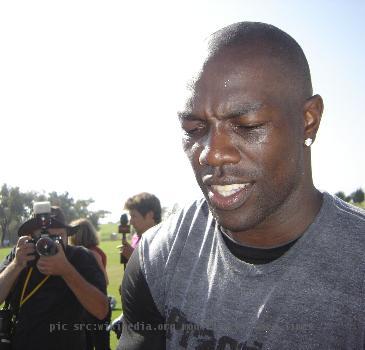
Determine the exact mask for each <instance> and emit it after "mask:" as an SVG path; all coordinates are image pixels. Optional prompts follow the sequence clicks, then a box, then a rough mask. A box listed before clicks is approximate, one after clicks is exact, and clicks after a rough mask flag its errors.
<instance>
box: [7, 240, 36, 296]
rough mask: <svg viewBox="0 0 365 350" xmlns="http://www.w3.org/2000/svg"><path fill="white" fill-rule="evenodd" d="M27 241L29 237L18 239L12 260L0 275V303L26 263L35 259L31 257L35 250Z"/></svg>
mask: <svg viewBox="0 0 365 350" xmlns="http://www.w3.org/2000/svg"><path fill="white" fill-rule="evenodd" d="M29 239H31V237H30V236H23V237H20V238H19V240H18V243H17V245H16V248H15V258H14V260H13V261H12V262H11V263H10V264H9V265H8V266H7V267H6V268H5V270H4V271H2V272H1V273H0V286H1V288H0V303H2V302H3V301H4V300H5V298H6V297H7V296H8V294H9V292H10V290H11V288H12V286H13V285H14V283H15V281H16V279H17V278H18V276H19V274H20V273H21V271H22V270H23V269H24V268H25V267H26V266H27V262H28V261H31V260H34V259H35V256H34V255H32V253H34V250H35V249H34V244H33V243H30V242H27V241H28V240H29ZM29 254H31V255H29Z"/></svg>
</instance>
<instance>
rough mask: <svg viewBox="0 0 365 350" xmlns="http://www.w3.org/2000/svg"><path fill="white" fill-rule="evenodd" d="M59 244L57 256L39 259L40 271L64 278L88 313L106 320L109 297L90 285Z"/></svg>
mask: <svg viewBox="0 0 365 350" xmlns="http://www.w3.org/2000/svg"><path fill="white" fill-rule="evenodd" d="M57 244H58V252H57V254H56V255H53V256H48V257H45V256H41V257H40V258H39V260H38V263H37V268H38V270H39V271H40V272H41V273H43V274H45V275H57V276H60V277H62V278H63V279H64V281H65V282H66V284H67V285H68V287H69V288H70V289H71V290H72V292H73V293H74V295H75V296H76V298H77V299H78V301H79V302H80V304H81V305H82V306H83V307H84V308H85V309H86V311H88V312H89V313H90V314H92V315H93V316H95V317H96V318H98V319H99V320H102V319H104V318H105V317H106V315H107V313H108V310H109V306H108V298H107V296H106V295H105V294H104V293H103V292H101V291H100V290H99V289H98V288H96V287H95V286H94V285H92V284H91V283H89V282H88V281H87V280H86V279H85V278H84V277H83V276H82V275H81V274H80V273H79V272H78V271H77V270H76V268H75V267H74V266H73V265H72V264H71V263H70V262H69V261H68V259H67V258H66V256H65V253H64V250H63V249H62V247H61V245H60V244H59V243H58V242H57ZM95 264H96V262H95ZM100 273H101V272H100Z"/></svg>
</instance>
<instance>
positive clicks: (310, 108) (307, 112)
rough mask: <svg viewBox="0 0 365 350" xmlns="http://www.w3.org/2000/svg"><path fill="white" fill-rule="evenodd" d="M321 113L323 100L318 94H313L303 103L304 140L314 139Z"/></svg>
mask: <svg viewBox="0 0 365 350" xmlns="http://www.w3.org/2000/svg"><path fill="white" fill-rule="evenodd" d="M322 113H323V100H322V97H321V96H319V95H313V96H312V97H310V98H309V99H308V100H307V101H306V102H305V104H304V140H306V139H307V138H311V139H312V141H314V140H315V138H316V135H317V131H318V128H319V124H320V123H321V118H322Z"/></svg>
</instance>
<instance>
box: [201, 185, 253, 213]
mask: <svg viewBox="0 0 365 350" xmlns="http://www.w3.org/2000/svg"><path fill="white" fill-rule="evenodd" d="M253 185H254V183H252V182H245V183H231V184H225V185H223V184H219V185H218V184H211V185H208V186H207V190H208V197H209V201H210V203H211V205H212V206H213V207H215V208H217V209H221V210H234V209H237V208H239V207H240V206H241V205H243V204H244V203H245V202H246V200H247V198H248V197H249V196H250V194H251V192H252V188H253Z"/></svg>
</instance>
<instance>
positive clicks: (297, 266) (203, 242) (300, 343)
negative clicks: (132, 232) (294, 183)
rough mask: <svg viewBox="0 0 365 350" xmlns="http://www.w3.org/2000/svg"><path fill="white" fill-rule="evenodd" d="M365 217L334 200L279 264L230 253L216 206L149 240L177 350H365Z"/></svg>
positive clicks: (196, 207)
mask: <svg viewBox="0 0 365 350" xmlns="http://www.w3.org/2000/svg"><path fill="white" fill-rule="evenodd" d="M364 234H365V213H364V211H363V210H360V209H358V208H355V207H353V206H351V205H349V204H347V203H345V202H343V201H341V200H339V199H337V198H336V197H335V198H334V197H332V196H330V195H329V194H327V193H324V196H323V205H322V208H321V210H320V212H319V213H318V215H317V217H316V218H315V220H314V222H313V223H312V224H311V225H310V226H309V227H308V229H307V230H306V232H305V233H304V234H303V235H302V237H301V238H300V239H299V240H298V241H297V242H296V243H295V244H294V245H293V246H292V247H291V248H290V249H289V250H288V251H287V252H286V253H285V254H284V255H283V256H281V257H280V258H278V259H276V260H275V261H273V262H270V263H267V264H262V265H253V264H249V263H246V262H244V261H241V260H239V259H237V258H236V257H235V256H234V255H232V253H231V252H230V251H229V250H228V248H227V246H226V244H225V243H224V240H223V238H222V236H221V234H220V232H219V227H218V225H217V223H216V221H215V220H214V218H213V217H212V215H211V214H210V212H209V209H208V206H207V203H206V201H204V200H201V201H198V202H195V203H194V204H193V205H192V206H190V207H189V208H187V209H185V210H183V211H182V212H181V213H180V214H179V215H176V216H173V217H171V218H170V219H169V220H168V221H167V222H165V223H164V224H163V225H160V226H158V227H157V228H156V229H153V230H150V231H149V232H147V233H146V234H144V235H143V236H142V239H141V242H140V243H139V246H138V249H139V257H140V265H141V269H142V273H143V275H144V277H145V279H146V281H147V284H148V287H149V290H150V292H151V295H152V297H153V300H154V302H155V304H156V306H157V309H158V310H159V312H160V313H161V314H162V315H163V318H164V319H165V321H166V324H167V326H166V327H167V332H166V339H167V340H166V348H167V349H173V350H176V349H201V350H202V349H215V350H231V349H232V350H233V349H234V350H236V349H237V350H238V349H241V350H242V349H252V350H255V349H278V350H279V349H280V350H282V349H290V350H293V349H296V350H300V349H331V350H335V349H364V346H365V345H364V344H365V319H364V317H365V315H364V301H365V300H364V272H365V253H364V252H365V236H364Z"/></svg>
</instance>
